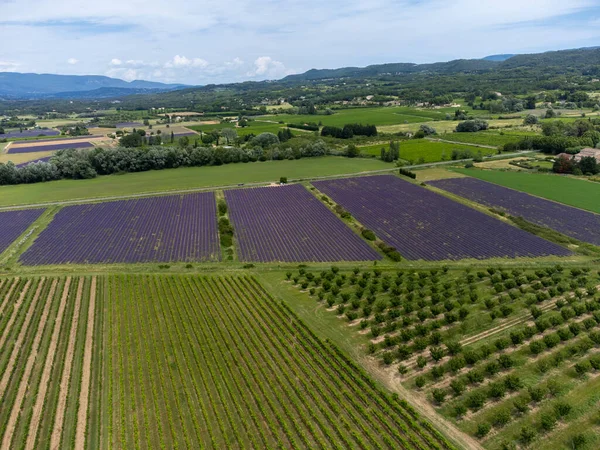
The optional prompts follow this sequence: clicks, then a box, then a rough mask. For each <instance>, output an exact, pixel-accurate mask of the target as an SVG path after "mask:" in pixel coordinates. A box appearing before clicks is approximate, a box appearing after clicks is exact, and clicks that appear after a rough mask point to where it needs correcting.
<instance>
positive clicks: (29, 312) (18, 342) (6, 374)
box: [0, 278, 46, 399]
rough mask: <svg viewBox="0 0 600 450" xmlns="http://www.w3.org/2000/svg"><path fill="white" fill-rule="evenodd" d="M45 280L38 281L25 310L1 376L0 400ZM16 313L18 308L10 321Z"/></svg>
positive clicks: (0, 345)
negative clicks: (25, 312)
mask: <svg viewBox="0 0 600 450" xmlns="http://www.w3.org/2000/svg"><path fill="white" fill-rule="evenodd" d="M45 280H46V279H45V278H42V279H41V280H40V283H39V284H38V288H37V290H36V291H35V295H34V296H33V299H32V300H31V304H30V305H29V309H28V310H27V315H26V316H25V320H24V321H23V326H22V327H21V331H19V335H18V336H17V340H16V341H15V346H14V347H13V350H12V353H11V355H10V359H9V360H8V364H7V365H6V369H5V370H4V374H3V375H2V380H0V399H2V398H3V397H4V393H5V392H6V388H7V386H8V382H9V381H10V376H11V375H12V371H13V369H14V368H15V364H16V363H17V355H18V354H19V352H20V351H21V345H23V340H24V339H25V335H26V334H27V328H29V322H31V318H32V317H33V312H34V311H35V306H36V304H37V301H38V298H40V294H41V292H42V287H43V286H44V282H45ZM26 287H27V286H26ZM26 292H27V289H25V290H24V291H23V293H21V297H19V302H20V303H21V302H22V301H23V298H24V297H25V293H26ZM19 306H20V305H19ZM17 312H18V308H17V307H15V312H14V314H13V315H12V317H11V318H10V320H11V321H13V322H14V319H15V317H16V315H17ZM11 325H12V324H11ZM7 331H8V325H7ZM7 334H8V333H4V336H2V338H3V341H2V343H1V344H0V347H2V346H3V345H4V339H5V338H6V335H7Z"/></svg>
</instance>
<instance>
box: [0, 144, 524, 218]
mask: <svg viewBox="0 0 600 450" xmlns="http://www.w3.org/2000/svg"><path fill="white" fill-rule="evenodd" d="M523 153H531V152H530V151H524V152H515V153H506V154H502V155H496V156H492V157H490V158H488V159H489V160H491V159H509V158H513V157H515V156H522V155H523ZM468 161H471V159H457V160H453V161H438V162H430V163H425V164H413V165H410V166H403V167H404V168H405V169H424V168H427V167H437V166H445V165H448V166H451V165H456V164H462V163H466V162H468ZM164 170H172V169H164ZM397 170H398V167H396V166H394V167H390V168H389V169H377V170H366V171H362V172H353V173H343V174H336V175H323V176H320V177H304V178H290V179H289V180H288V181H289V182H290V183H292V182H303V181H308V182H312V181H318V180H330V179H336V178H351V177H357V176H363V175H377V174H383V173H390V172H395V171H397ZM125 176H126V175H125ZM82 182H85V180H82ZM271 183H273V180H270V181H257V182H251V183H239V184H227V185H220V186H216V185H215V186H207V187H198V188H190V189H172V190H163V191H153V192H140V193H138V194H127V195H114V196H107V197H90V198H79V199H73V200H63V201H58V202H42V203H21V204H18V205H11V206H2V207H0V212H1V211H12V210H17V209H33V208H42V207H49V206H56V205H58V206H68V205H79V204H86V203H95V202H106V201H113V200H127V199H135V198H143V197H159V196H164V195H178V194H191V193H194V192H205V191H218V190H225V189H239V188H242V187H243V188H246V187H257V186H269V185H270V184H271Z"/></svg>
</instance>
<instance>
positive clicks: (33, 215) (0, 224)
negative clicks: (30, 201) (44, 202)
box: [0, 209, 44, 253]
mask: <svg viewBox="0 0 600 450" xmlns="http://www.w3.org/2000/svg"><path fill="white" fill-rule="evenodd" d="M43 212H44V210H43V209H25V210H19V211H5V212H0V253H2V252H3V251H5V250H6V249H7V248H8V247H9V246H10V244H12V243H13V242H14V241H15V239H17V238H18V237H19V236H20V235H21V234H23V233H24V232H25V230H27V228H29V227H30V226H31V225H32V224H33V222H35V221H36V220H37V219H38V218H39V217H40V216H41V215H42V213H43Z"/></svg>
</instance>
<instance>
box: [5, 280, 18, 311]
mask: <svg viewBox="0 0 600 450" xmlns="http://www.w3.org/2000/svg"><path fill="white" fill-rule="evenodd" d="M19 281H20V278H19V277H17V278H15V279H14V281H13V284H12V286H11V287H10V289H9V290H8V292H7V293H6V296H5V297H4V300H3V301H2V305H1V306H0V314H2V312H3V311H4V308H5V307H6V303H7V302H8V299H10V297H11V295H12V293H13V291H14V290H15V287H16V286H17V284H19Z"/></svg>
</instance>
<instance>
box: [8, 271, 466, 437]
mask: <svg viewBox="0 0 600 450" xmlns="http://www.w3.org/2000/svg"><path fill="white" fill-rule="evenodd" d="M0 294H1V297H0V298H1V299H2V303H1V304H0V308H2V312H3V313H4V312H6V313H5V314H3V318H2V321H1V322H0V324H1V325H0V326H1V328H0V334H1V336H0V339H1V343H2V345H0V363H1V364H2V368H3V371H2V376H1V377H0V398H1V399H0V402H1V404H2V408H0V421H1V423H2V426H1V427H0V439H2V447H3V448H15V447H23V448H26V449H34V448H36V449H37V448H93V449H96V448H100V449H103V448H183V447H187V448H197V447H200V448H229V447H235V448H274V447H282V448H315V447H321V448H365V449H366V448H374V447H377V448H390V449H392V448H422V449H430V448H439V449H443V448H454V447H453V446H452V445H451V444H450V443H448V442H447V441H446V440H445V439H444V438H443V437H442V436H441V435H440V434H438V433H437V432H435V431H434V430H433V428H432V427H431V426H430V425H429V424H428V423H427V422H425V421H424V420H422V419H421V418H420V417H419V416H418V415H417V414H416V413H415V411H414V410H412V408H410V406H408V405H407V404H406V403H405V402H402V401H399V400H398V399H397V398H392V397H391V396H390V395H389V394H386V393H384V392H383V391H382V390H381V389H380V388H379V387H378V386H377V385H376V384H375V383H374V382H373V381H372V380H371V379H370V378H368V376H366V375H365V374H364V373H363V372H362V371H361V370H360V369H359V368H358V367H357V366H355V365H354V364H353V363H352V362H350V360H349V359H348V358H347V357H346V356H344V354H343V353H341V352H340V350H338V348H337V347H335V346H334V345H333V344H331V343H330V342H323V341H321V340H320V339H319V338H318V337H317V336H315V335H314V334H313V333H312V332H311V331H310V330H309V329H308V328H307V327H306V326H305V325H304V324H303V323H302V322H301V321H300V320H299V319H298V318H296V317H295V316H294V315H293V313H291V311H290V310H288V309H287V308H286V307H285V306H284V305H281V304H280V303H279V302H276V301H275V300H273V299H272V298H271V297H270V296H269V295H268V294H266V292H265V291H264V290H263V288H262V287H261V286H260V285H259V284H258V283H257V281H256V280H255V279H253V278H251V277H246V276H231V277H200V276H156V275H130V276H128V275H119V276H99V277H97V276H94V277H85V278H80V277H71V276H69V277H66V278H52V277H48V278H45V277H40V278H28V279H19V278H2V279H0ZM5 344H6V345H5ZM298 375H301V376H298Z"/></svg>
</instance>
